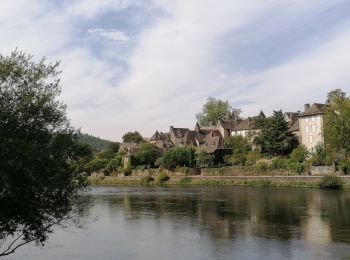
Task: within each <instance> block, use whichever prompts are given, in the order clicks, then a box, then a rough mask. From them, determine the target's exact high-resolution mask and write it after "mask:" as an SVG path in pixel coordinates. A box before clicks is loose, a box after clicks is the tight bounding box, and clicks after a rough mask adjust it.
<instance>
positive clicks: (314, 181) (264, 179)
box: [88, 176, 350, 189]
mask: <svg viewBox="0 0 350 260" xmlns="http://www.w3.org/2000/svg"><path fill="white" fill-rule="evenodd" d="M339 177H340V178H341V179H342V180H343V182H344V185H343V188H344V189H350V176H339ZM143 178H145V177H139V176H118V177H114V176H106V177H88V184H89V185H116V186H138V185H141V183H145V181H144V179H143ZM321 179H322V176H185V177H182V176H171V177H170V178H169V180H167V181H165V182H159V181H158V180H157V178H156V177H155V178H154V179H153V181H152V179H149V185H167V186H177V185H179V186H192V185H193V186H250V187H295V188H296V187H303V188H319V187H320V181H321ZM146 183H147V182H146Z"/></svg>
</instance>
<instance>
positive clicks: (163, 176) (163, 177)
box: [157, 172, 170, 184]
mask: <svg viewBox="0 0 350 260" xmlns="http://www.w3.org/2000/svg"><path fill="white" fill-rule="evenodd" d="M169 179H170V178H169V176H168V175H167V174H166V173H164V172H161V173H159V175H158V180H157V182H158V183H159V184H164V183H165V182H167V181H168V180H169Z"/></svg>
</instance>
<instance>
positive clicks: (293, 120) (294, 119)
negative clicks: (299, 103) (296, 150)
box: [284, 111, 301, 143]
mask: <svg viewBox="0 0 350 260" xmlns="http://www.w3.org/2000/svg"><path fill="white" fill-rule="evenodd" d="M299 115H300V111H298V112H286V113H284V120H286V122H287V123H288V125H289V132H291V133H293V134H294V135H295V136H296V137H297V138H298V141H299V143H301V136H300V130H299Z"/></svg>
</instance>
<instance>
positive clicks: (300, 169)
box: [288, 162, 306, 174]
mask: <svg viewBox="0 0 350 260" xmlns="http://www.w3.org/2000/svg"><path fill="white" fill-rule="evenodd" d="M288 169H289V170H291V171H293V172H296V173H299V174H301V173H304V172H305V170H306V166H305V164H304V163H298V162H292V163H290V164H289V165H288Z"/></svg>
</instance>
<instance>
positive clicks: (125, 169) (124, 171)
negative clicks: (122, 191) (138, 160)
mask: <svg viewBox="0 0 350 260" xmlns="http://www.w3.org/2000/svg"><path fill="white" fill-rule="evenodd" d="M131 172H132V168H131V166H127V167H125V168H124V169H123V173H124V175H126V176H128V175H130V174H131Z"/></svg>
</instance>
